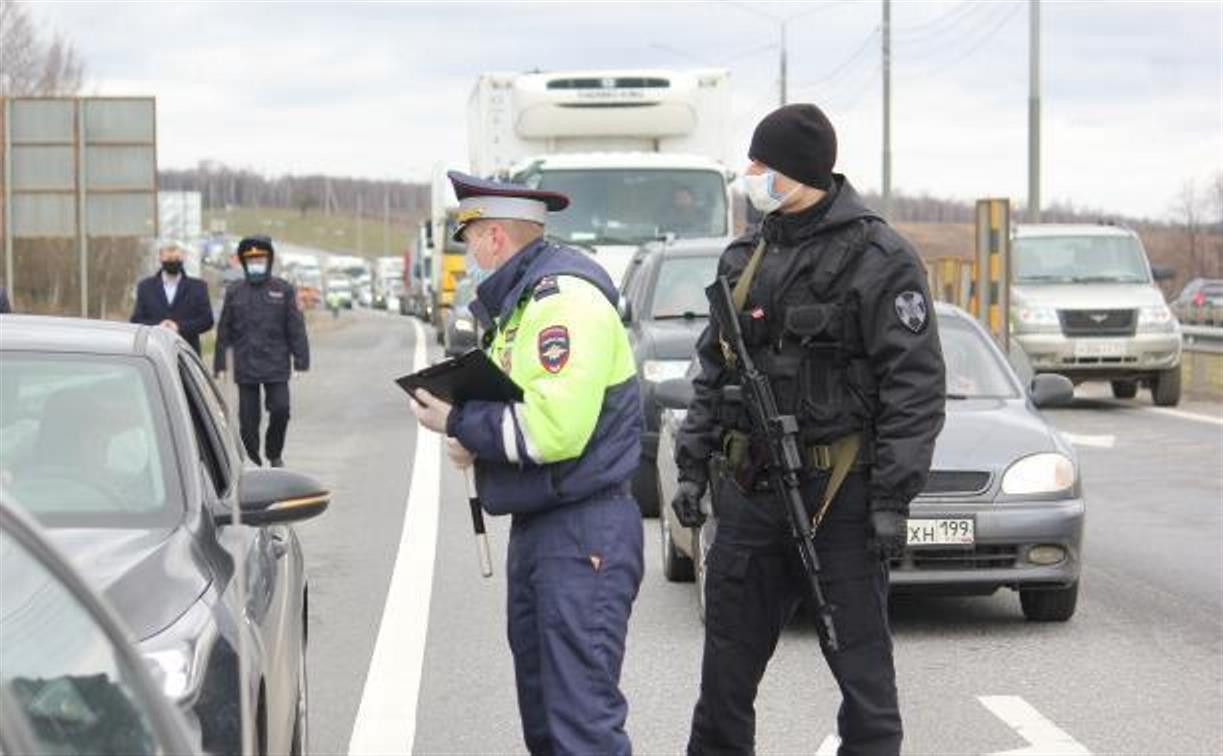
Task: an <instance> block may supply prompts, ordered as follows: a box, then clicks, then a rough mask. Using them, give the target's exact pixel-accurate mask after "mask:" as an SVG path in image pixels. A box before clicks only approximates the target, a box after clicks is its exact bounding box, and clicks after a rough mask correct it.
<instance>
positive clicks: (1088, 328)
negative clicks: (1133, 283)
mask: <svg viewBox="0 0 1223 756" xmlns="http://www.w3.org/2000/svg"><path fill="white" fill-rule="evenodd" d="M1057 314H1058V317H1059V318H1060V319H1061V321H1062V333H1064V334H1066V335H1067V336H1133V335H1134V329H1135V325H1136V320H1137V318H1136V317H1135V311H1134V310H1058V311H1057Z"/></svg>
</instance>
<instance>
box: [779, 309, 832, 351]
mask: <svg viewBox="0 0 1223 756" xmlns="http://www.w3.org/2000/svg"><path fill="white" fill-rule="evenodd" d="M841 310H842V307H841V304H840V302H824V303H820V304H810V305H797V306H794V307H790V308H788V309H787V310H786V332H787V333H788V334H790V335H791V337H792V338H794V339H795V340H796V341H798V342H799V343H800V344H802V345H803V346H805V347H808V348H833V349H839V348H840V346H841V334H842V333H843V330H844V322H843V321H844V319H843V317H842V313H841Z"/></svg>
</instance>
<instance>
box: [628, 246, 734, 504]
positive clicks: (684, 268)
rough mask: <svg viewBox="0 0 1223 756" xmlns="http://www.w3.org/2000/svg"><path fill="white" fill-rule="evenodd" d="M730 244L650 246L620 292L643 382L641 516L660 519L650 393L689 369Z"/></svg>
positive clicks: (655, 415) (637, 492) (654, 407)
mask: <svg viewBox="0 0 1223 756" xmlns="http://www.w3.org/2000/svg"><path fill="white" fill-rule="evenodd" d="M730 241H731V240H730V239H682V240H679V241H674V242H672V243H670V244H659V243H654V244H650V245H649V246H647V247H643V248H642V250H641V251H640V252H639V253H638V254H637V255H636V256H635V257H634V258H633V260H632V262H631V263H630V265H629V269H628V271H627V272H626V275H625V278H624V286H623V290H622V291H621V293H620V317H621V319H622V320H623V321H624V324H625V328H626V329H627V330H628V337H629V345H630V346H631V347H632V350H633V358H634V359H635V360H636V362H637V374H638V376H639V377H640V378H641V408H642V411H643V412H644V414H645V430H644V432H643V433H642V437H641V464H640V465H639V466H638V468H637V472H636V473H635V474H634V475H633V496H634V498H636V499H637V503H638V505H639V506H640V507H641V512H642V514H644V515H646V516H651V517H652V516H654V515H657V514H658V478H657V466H656V465H655V462H654V460H655V457H656V456H657V453H658V420H659V415H660V413H661V412H662V408H661V407H659V406H658V403H657V402H656V401H655V399H654V388H655V387H656V386H657V385H658V384H659V383H661V382H663V381H665V380H668V379H670V378H678V377H680V376H682V375H683V374H684V371H685V370H686V369H687V368H688V362H689V361H690V360H691V359H692V353H693V350H694V349H695V346H696V340H697V338H698V337H700V335H701V332H702V331H703V330H705V323H706V322H707V321H708V319H709V302H708V300H706V298H705V287H706V286H708V285H709V284H710V283H712V282H713V279H714V277H715V276H716V275H717V269H718V258H719V257H720V256H721V254H722V250H724V249H726V245H728V244H729V243H730Z"/></svg>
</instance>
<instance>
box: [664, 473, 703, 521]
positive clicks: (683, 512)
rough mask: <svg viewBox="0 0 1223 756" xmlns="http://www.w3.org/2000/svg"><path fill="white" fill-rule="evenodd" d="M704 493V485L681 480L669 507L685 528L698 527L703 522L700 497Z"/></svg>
mask: <svg viewBox="0 0 1223 756" xmlns="http://www.w3.org/2000/svg"><path fill="white" fill-rule="evenodd" d="M704 494H705V486H703V485H701V484H700V483H694V482H693V481H691V480H681V481H680V482H679V489H678V490H677V491H676V492H675V498H673V499H671V509H672V510H673V511H674V512H675V517H676V519H678V520H679V524H680V525H683V526H684V527H685V528H699V527H701V525H703V524H704V523H705V513H704V512H702V511H701V497H702V496H703V495H704Z"/></svg>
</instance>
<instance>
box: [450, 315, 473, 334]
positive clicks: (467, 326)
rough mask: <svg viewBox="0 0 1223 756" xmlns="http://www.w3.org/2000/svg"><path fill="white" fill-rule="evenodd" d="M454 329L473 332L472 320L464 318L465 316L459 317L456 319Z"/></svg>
mask: <svg viewBox="0 0 1223 756" xmlns="http://www.w3.org/2000/svg"><path fill="white" fill-rule="evenodd" d="M454 330H456V331H463V332H465V333H470V332H471V330H472V329H471V321H469V320H466V319H464V318H457V319H456V320H455V321H454Z"/></svg>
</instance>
